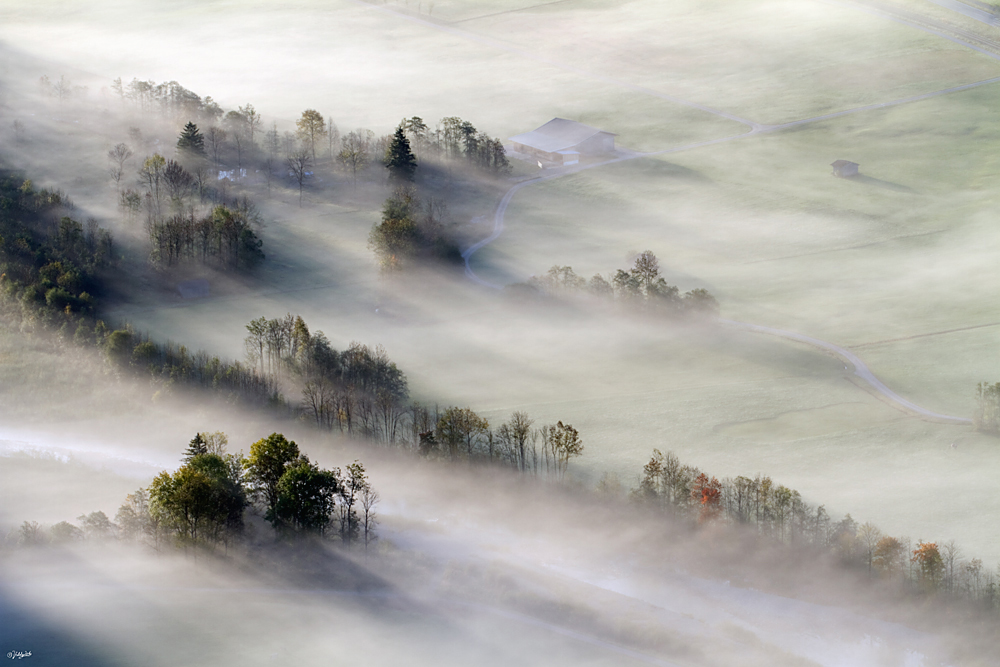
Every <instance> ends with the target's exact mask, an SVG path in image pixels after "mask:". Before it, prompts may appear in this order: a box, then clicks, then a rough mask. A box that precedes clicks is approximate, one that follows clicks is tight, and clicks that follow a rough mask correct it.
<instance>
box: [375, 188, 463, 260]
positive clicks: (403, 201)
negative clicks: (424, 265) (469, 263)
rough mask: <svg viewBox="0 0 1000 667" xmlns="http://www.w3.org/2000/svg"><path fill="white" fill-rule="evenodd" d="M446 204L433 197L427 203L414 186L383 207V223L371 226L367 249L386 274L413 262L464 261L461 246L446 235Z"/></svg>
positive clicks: (394, 193)
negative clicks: (444, 221) (444, 220)
mask: <svg viewBox="0 0 1000 667" xmlns="http://www.w3.org/2000/svg"><path fill="white" fill-rule="evenodd" d="M446 215H447V213H446V209H445V206H444V204H443V203H442V202H441V201H439V200H437V199H434V198H429V199H428V200H427V201H426V203H425V202H422V201H421V200H420V198H419V197H418V196H417V191H416V190H415V189H414V188H413V187H412V186H400V187H397V188H396V190H395V191H394V192H393V194H392V196H390V197H389V198H388V199H386V200H385V203H384V204H383V205H382V221H381V222H379V223H376V224H375V225H373V226H372V230H371V232H370V233H369V235H368V248H369V249H370V250H371V251H372V252H373V253H374V254H375V261H376V262H377V263H378V265H379V268H380V269H381V271H382V272H383V273H385V274H391V273H394V272H396V271H398V270H400V269H402V268H404V267H406V266H407V265H409V264H411V263H413V262H414V261H430V260H438V261H440V260H444V261H449V262H457V261H458V260H460V259H461V252H460V251H459V249H458V246H457V245H455V243H454V242H453V241H451V240H450V239H449V238H448V236H447V235H446V233H445V227H444V225H443V222H442V221H443V219H444V217H445V216H446Z"/></svg>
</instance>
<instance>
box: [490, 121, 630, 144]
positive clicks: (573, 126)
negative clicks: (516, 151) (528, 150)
mask: <svg viewBox="0 0 1000 667" xmlns="http://www.w3.org/2000/svg"><path fill="white" fill-rule="evenodd" d="M596 134H610V135H613V136H616V135H615V134H614V132H605V131H604V130H599V129H597V128H596V127H590V126H589V125H584V124H583V123H577V122H576V121H575V120H566V119H565V118H553V119H552V120H550V121H549V122H547V123H546V124H545V125H542V126H541V127H540V128H538V129H537V130H532V131H531V132H525V133H524V134H519V135H517V136H516V137H511V138H510V140H511V141H513V142H515V143H519V144H523V145H525V146H531V147H532V148H535V149H537V150H540V151H545V152H547V153H556V152H558V151H563V150H567V149H570V148H573V147H574V146H577V145H579V144H581V143H582V142H584V141H586V140H587V139H590V138H591V137H592V136H594V135H596Z"/></svg>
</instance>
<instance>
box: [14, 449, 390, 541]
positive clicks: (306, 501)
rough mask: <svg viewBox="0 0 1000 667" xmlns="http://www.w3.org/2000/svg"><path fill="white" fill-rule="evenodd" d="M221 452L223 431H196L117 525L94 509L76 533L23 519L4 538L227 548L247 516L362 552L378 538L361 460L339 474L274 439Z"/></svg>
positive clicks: (67, 526)
mask: <svg viewBox="0 0 1000 667" xmlns="http://www.w3.org/2000/svg"><path fill="white" fill-rule="evenodd" d="M227 446H228V438H227V437H226V435H225V434H224V433H221V432H215V433H198V434H196V435H195V437H194V438H193V439H192V440H191V442H190V443H189V444H188V447H187V450H186V451H185V452H184V455H183V458H182V461H183V465H181V466H180V467H179V468H178V469H177V470H175V471H174V472H168V471H163V472H161V473H160V474H158V475H157V476H156V477H155V478H154V479H153V481H152V482H151V483H150V484H149V486H148V487H145V488H140V489H138V490H137V491H136V492H135V493H132V494H129V495H128V496H127V497H126V499H125V502H124V503H123V504H122V505H121V507H119V509H118V512H117V514H116V515H115V520H114V522H112V521H111V520H110V519H109V518H108V517H107V515H106V514H104V512H100V511H98V512H92V513H90V514H89V515H82V516H80V517H78V518H77V520H78V521H80V522H81V526H82V527H79V526H76V525H74V524H71V523H69V522H67V521H62V522H59V523H57V524H55V525H53V526H51V527H50V528H49V529H48V530H47V531H46V530H44V529H43V528H42V527H41V526H39V524H38V523H37V522H33V521H25V522H24V523H22V524H21V526H20V527H19V528H18V529H17V532H16V535H14V536H8V540H12V539H13V540H16V541H17V542H18V543H19V544H21V545H25V546H36V545H42V544H47V543H56V544H58V543H67V542H76V541H80V540H83V539H87V538H90V539H98V540H100V539H112V538H116V539H119V540H121V541H123V542H132V543H141V544H146V545H148V546H150V547H152V548H154V549H156V550H160V549H162V548H164V547H165V546H171V545H172V546H177V547H183V548H189V547H201V548H208V549H213V550H214V549H215V548H217V547H218V546H219V545H223V546H224V547H225V548H226V549H227V550H228V548H229V547H230V545H233V544H239V543H240V542H241V541H243V540H244V538H245V527H246V522H247V516H248V513H255V514H256V515H259V516H261V517H262V518H263V520H264V521H266V522H267V523H268V524H270V525H271V527H272V528H273V530H274V533H275V536H276V537H279V538H283V539H289V538H294V537H299V536H307V535H314V536H318V537H320V538H335V539H339V540H340V541H341V542H342V543H343V544H344V545H345V546H346V547H348V548H350V547H351V546H352V545H353V544H355V543H360V544H362V545H363V546H364V547H365V549H366V550H367V548H368V546H369V545H370V544H372V543H373V542H374V541H375V540H376V539H377V534H376V525H377V523H378V519H377V515H376V505H377V504H378V502H379V494H378V491H376V490H375V488H374V487H373V486H372V484H371V482H370V480H369V478H368V473H367V471H366V470H365V467H364V465H363V464H362V463H361V462H359V461H354V462H353V463H351V464H349V465H347V466H345V467H344V469H343V470H341V469H340V468H333V469H332V470H327V469H324V468H321V467H320V466H318V465H317V464H316V463H314V462H313V461H310V460H309V457H308V456H306V455H305V454H303V453H301V452H300V451H299V448H298V445H296V444H295V442H294V441H290V440H288V439H287V438H285V436H284V435H282V434H280V433H272V434H271V435H269V436H267V437H266V438H261V439H260V440H258V441H256V442H254V443H253V444H252V445H250V452H249V454H246V455H245V454H244V453H243V452H242V451H240V452H238V453H235V454H234V453H230V452H228V451H227Z"/></svg>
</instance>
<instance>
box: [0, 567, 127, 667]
mask: <svg viewBox="0 0 1000 667" xmlns="http://www.w3.org/2000/svg"><path fill="white" fill-rule="evenodd" d="M40 594H43V595H44V594H49V595H51V593H40ZM29 652H30V655H25V657H24V658H18V655H19V654H28V653H29ZM8 658H9V659H8ZM0 659H3V660H4V661H6V662H8V663H11V661H14V664H19V663H21V660H22V659H23V660H26V662H25V663H24V664H27V665H33V666H36V667H42V666H44V665H51V666H52V667H62V666H63V665H79V666H80V667H118V666H119V665H120V666H122V667H124V666H125V665H126V663H125V662H122V661H121V660H118V659H116V658H113V657H110V656H108V655H106V654H105V653H102V652H101V651H100V650H99V648H98V646H96V645H95V644H94V643H92V642H87V641H84V640H82V639H80V638H78V637H75V636H73V635H72V634H70V633H69V632H66V631H65V630H63V629H61V628H59V627H58V626H57V625H56V624H55V623H53V622H52V621H50V620H48V619H45V618H44V617H43V616H41V615H40V614H38V613H36V612H34V611H32V610H29V609H25V608H24V606H23V605H21V604H19V603H18V602H16V601H15V600H14V599H13V598H12V596H11V595H10V593H9V592H7V591H5V590H4V589H3V587H2V586H0Z"/></svg>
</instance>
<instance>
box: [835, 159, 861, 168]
mask: <svg viewBox="0 0 1000 667" xmlns="http://www.w3.org/2000/svg"><path fill="white" fill-rule="evenodd" d="M851 164H853V165H854V166H855V167H860V166H861V165H859V164H858V163H857V162H851V161H850V160H837V161H836V162H831V163H830V166H831V167H833V168H834V169H840V168H841V167H846V166H848V165H851Z"/></svg>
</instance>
